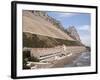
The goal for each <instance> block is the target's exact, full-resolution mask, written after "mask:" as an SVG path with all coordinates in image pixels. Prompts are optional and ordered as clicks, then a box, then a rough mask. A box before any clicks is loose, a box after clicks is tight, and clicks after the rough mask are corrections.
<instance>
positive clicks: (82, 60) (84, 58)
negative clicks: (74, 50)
mask: <svg viewBox="0 0 100 80" xmlns="http://www.w3.org/2000/svg"><path fill="white" fill-rule="evenodd" d="M90 65H91V55H90V52H83V53H82V54H81V55H80V56H79V57H78V58H77V59H75V60H74V61H73V62H72V63H71V64H67V65H65V67H78V66H79V67H80V66H90Z"/></svg>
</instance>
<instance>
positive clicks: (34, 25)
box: [22, 10, 74, 41]
mask: <svg viewBox="0 0 100 80" xmlns="http://www.w3.org/2000/svg"><path fill="white" fill-rule="evenodd" d="M56 22H57V21H56V20H55V19H53V18H52V17H49V16H47V15H46V14H45V13H42V12H39V11H37V12H31V11H25V10H23V17H22V26H23V32H30V33H32V34H38V35H43V36H48V37H53V38H58V39H65V40H72V41H74V39H73V38H71V37H70V36H69V35H68V34H66V33H65V32H63V31H62V30H61V29H59V28H57V27H56V26H55V25H54V23H56Z"/></svg>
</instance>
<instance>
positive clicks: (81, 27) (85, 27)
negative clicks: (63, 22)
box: [78, 25, 90, 32]
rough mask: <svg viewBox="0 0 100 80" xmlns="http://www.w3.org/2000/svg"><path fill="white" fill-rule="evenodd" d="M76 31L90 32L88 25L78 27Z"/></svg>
mask: <svg viewBox="0 0 100 80" xmlns="http://www.w3.org/2000/svg"><path fill="white" fill-rule="evenodd" d="M78 30H80V31H89V32H90V25H83V26H80V27H78Z"/></svg>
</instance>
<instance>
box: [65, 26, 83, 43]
mask: <svg viewBox="0 0 100 80" xmlns="http://www.w3.org/2000/svg"><path fill="white" fill-rule="evenodd" d="M66 32H67V34H68V35H69V36H70V37H72V38H73V39H74V40H77V41H79V42H81V40H80V36H79V34H78V32H77V30H76V28H75V27H74V26H70V27H69V28H67V29H66Z"/></svg>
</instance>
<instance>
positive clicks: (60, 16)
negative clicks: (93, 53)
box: [47, 12, 91, 46]
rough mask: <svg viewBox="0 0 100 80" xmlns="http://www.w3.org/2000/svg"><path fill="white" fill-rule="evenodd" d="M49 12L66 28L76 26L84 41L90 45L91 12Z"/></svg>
mask: <svg viewBox="0 0 100 80" xmlns="http://www.w3.org/2000/svg"><path fill="white" fill-rule="evenodd" d="M47 14H48V15H49V16H51V17H53V18H55V19H56V20H58V21H60V22H61V24H62V25H63V27H64V28H68V27H69V26H75V28H76V29H77V31H78V33H79V35H80V38H81V41H82V43H83V44H85V45H88V46H90V42H91V39H90V38H91V35H90V28H91V23H90V22H91V21H90V20H91V15H90V14H89V13H62V12H47Z"/></svg>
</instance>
